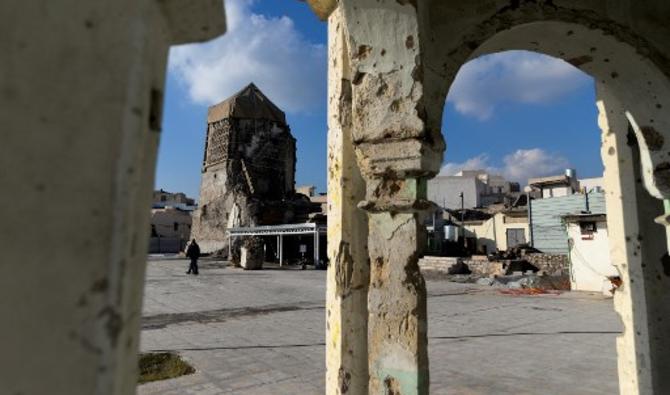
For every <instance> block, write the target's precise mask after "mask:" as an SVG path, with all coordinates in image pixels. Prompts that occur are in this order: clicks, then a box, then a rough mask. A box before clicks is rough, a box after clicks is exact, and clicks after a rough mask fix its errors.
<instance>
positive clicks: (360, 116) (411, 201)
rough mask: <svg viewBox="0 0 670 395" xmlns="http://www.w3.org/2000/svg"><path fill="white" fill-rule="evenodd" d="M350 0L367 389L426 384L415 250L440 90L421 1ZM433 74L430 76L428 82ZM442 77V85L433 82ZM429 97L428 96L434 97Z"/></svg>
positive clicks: (424, 387)
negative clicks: (429, 65) (424, 37)
mask: <svg viewBox="0 0 670 395" xmlns="http://www.w3.org/2000/svg"><path fill="white" fill-rule="evenodd" d="M417 3H419V4H420V3H421V2H413V1H396V0H356V1H354V0H344V1H341V2H340V9H341V11H342V13H343V17H344V18H343V26H344V28H345V30H344V35H345V37H346V43H347V47H348V48H347V50H348V53H349V61H350V65H351V87H352V113H351V116H352V127H353V128H352V131H353V132H352V136H353V140H352V142H353V145H354V147H355V151H356V158H357V162H358V165H359V166H360V168H361V173H362V174H363V177H364V179H365V181H366V193H365V200H364V201H362V202H361V203H359V207H360V208H362V209H364V210H366V211H367V212H368V221H369V226H368V231H369V235H368V249H369V257H370V266H371V268H370V289H369V290H368V344H367V347H368V354H369V356H368V369H369V376H370V379H369V389H368V390H369V393H373V394H378V393H393V394H425V393H427V392H428V386H429V377H428V350H427V317H426V314H427V313H426V288H425V283H424V280H423V277H422V275H421V273H420V271H419V267H418V258H419V255H420V251H421V249H422V247H423V245H424V243H425V240H424V235H423V233H424V228H423V223H422V215H421V212H422V211H423V210H426V209H428V208H429V207H431V203H430V202H428V201H427V200H426V180H427V178H428V177H431V176H433V175H435V174H436V173H437V172H438V170H439V167H440V163H441V159H442V152H443V151H444V142H443V139H442V135H441V133H440V128H439V125H440V119H441V114H442V112H441V111H442V107H443V105H444V96H439V95H438V96H437V97H436V98H435V99H434V100H429V99H428V98H427V97H428V95H427V89H429V88H427V87H428V86H429V85H430V83H429V82H428V81H427V79H428V77H429V76H430V77H431V78H432V74H427V73H425V72H424V71H425V69H424V67H423V63H422V57H423V54H422V52H421V46H420V26H419V22H420V18H419V13H418V11H419V10H418V7H419V5H418V4H417ZM431 82H432V81H431ZM436 85H439V84H436ZM431 97H432V96H431Z"/></svg>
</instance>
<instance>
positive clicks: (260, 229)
mask: <svg viewBox="0 0 670 395" xmlns="http://www.w3.org/2000/svg"><path fill="white" fill-rule="evenodd" d="M326 231H327V227H326V225H321V224H315V223H311V222H310V223H303V224H286V225H263V226H250V227H245V228H229V229H228V230H226V232H227V233H228V235H229V236H279V235H299V234H313V233H316V232H319V233H326Z"/></svg>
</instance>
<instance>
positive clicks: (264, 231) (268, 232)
mask: <svg viewBox="0 0 670 395" xmlns="http://www.w3.org/2000/svg"><path fill="white" fill-rule="evenodd" d="M327 229H328V228H327V226H326V225H321V224H315V223H311V222H308V223H302V224H286V225H264V226H251V227H246V228H230V229H228V230H226V233H227V234H228V238H233V237H242V236H277V249H278V252H279V265H280V266H281V265H283V264H284V236H291V235H304V234H307V235H312V236H313V237H314V262H315V263H317V262H319V247H320V243H319V239H320V236H321V235H323V234H326V231H327ZM231 248H232V243H231V242H230V241H229V242H228V256H229V257H230V256H232V253H231Z"/></svg>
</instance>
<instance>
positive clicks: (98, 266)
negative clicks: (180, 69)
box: [0, 0, 224, 395]
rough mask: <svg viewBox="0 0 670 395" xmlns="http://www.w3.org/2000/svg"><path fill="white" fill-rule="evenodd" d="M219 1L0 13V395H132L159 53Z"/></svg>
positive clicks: (159, 91) (189, 33)
mask: <svg viewBox="0 0 670 395" xmlns="http://www.w3.org/2000/svg"><path fill="white" fill-rule="evenodd" d="M223 30H224V20H223V15H222V5H221V2H220V1H218V0H217V1H214V0H212V1H210V0H205V1H198V2H193V3H191V2H184V1H176V0H166V1H160V2H159V1H151V0H147V1H130V0H119V1H113V2H109V1H107V2H81V1H74V0H63V1H59V2H58V3H56V2H53V1H48V0H35V1H28V2H1V3H0V47H1V48H3V52H4V54H3V65H2V72H1V73H0V91H1V92H2V94H0V124H2V125H3V126H2V127H3V132H2V144H0V169H2V170H0V185H2V190H3V193H2V194H0V207H3V226H2V228H1V229H0V240H2V253H1V257H0V267H1V268H2V269H3V273H5V274H3V275H2V276H0V300H2V303H0V315H2V316H3V317H11V318H8V319H6V320H3V324H2V325H1V326H0V348H1V349H2V350H3V354H4V357H3V358H2V359H1V362H0V383H1V384H0V387H2V390H1V391H0V392H2V393H7V394H68V395H78V394H82V395H84V394H87V395H88V394H100V395H106V394H132V393H135V386H136V385H137V356H138V344H139V329H140V316H141V307H142V294H143V285H144V272H145V264H146V255H147V245H148V237H149V232H148V230H149V216H150V210H149V209H150V207H151V205H150V203H151V190H152V187H153V177H154V171H155V163H156V152H157V146H158V140H159V137H160V131H161V110H162V106H163V103H162V100H163V86H164V78H165V74H164V73H165V65H166V60H167V50H168V46H169V45H170V44H171V43H183V42H187V41H195V40H204V39H207V38H210V37H214V36H216V35H218V34H220V33H222V32H223Z"/></svg>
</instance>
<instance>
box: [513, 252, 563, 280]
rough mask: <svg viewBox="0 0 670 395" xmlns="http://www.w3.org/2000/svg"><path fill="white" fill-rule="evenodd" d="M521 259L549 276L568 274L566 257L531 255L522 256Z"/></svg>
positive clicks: (560, 255) (558, 255) (559, 255)
mask: <svg viewBox="0 0 670 395" xmlns="http://www.w3.org/2000/svg"><path fill="white" fill-rule="evenodd" d="M522 259H525V260H526V261H528V263H530V264H531V265H533V266H535V267H537V268H538V269H539V270H540V271H543V272H545V273H547V274H549V275H556V276H558V275H569V274H570V261H569V259H568V256H567V255H562V254H539V253H532V254H526V255H524V256H523V258H522Z"/></svg>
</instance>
